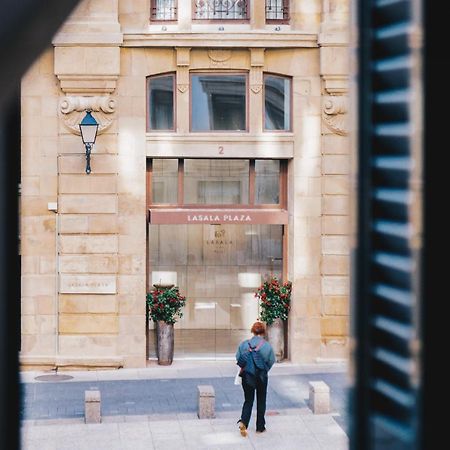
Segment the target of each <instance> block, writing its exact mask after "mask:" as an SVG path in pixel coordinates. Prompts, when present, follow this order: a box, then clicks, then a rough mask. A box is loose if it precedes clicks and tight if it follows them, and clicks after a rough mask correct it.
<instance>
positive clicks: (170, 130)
mask: <svg viewBox="0 0 450 450" xmlns="http://www.w3.org/2000/svg"><path fill="white" fill-rule="evenodd" d="M168 76H171V77H172V83H173V91H172V92H173V101H172V108H173V126H172V128H167V129H160V130H155V129H152V128H151V116H150V114H151V107H150V83H151V80H154V79H156V78H163V77H168ZM176 76H177V74H176V72H165V73H158V74H155V75H148V76H147V77H146V88H147V95H146V98H147V104H146V116H147V118H146V132H147V133H174V132H176V130H177V91H176V88H177V80H176Z"/></svg>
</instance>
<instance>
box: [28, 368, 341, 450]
mask: <svg viewBox="0 0 450 450" xmlns="http://www.w3.org/2000/svg"><path fill="white" fill-rule="evenodd" d="M277 366H278V367H277ZM235 369H236V366H235V364H234V363H232V362H229V363H228V362H227V363H222V364H221V365H215V366H214V365H213V366H211V365H208V364H198V363H194V364H193V365H191V366H186V365H183V364H182V363H178V364H174V367H171V368H168V369H167V368H166V369H162V368H153V369H152V368H149V369H142V370H136V371H134V372H133V371H128V372H127V371H126V370H125V369H123V370H120V371H110V372H94V371H91V372H65V374H71V375H72V376H73V377H74V378H73V379H72V380H69V381H62V382H57V383H55V382H40V381H36V376H37V375H42V374H43V373H42V372H40V373H29V372H28V373H23V374H22V392H23V397H22V398H23V404H22V411H21V412H22V419H23V427H22V436H23V445H22V449H24V450H38V449H39V450H66V449H70V450H72V449H73V450H78V449H80V450H91V449H92V450H94V449H95V450H101V449H108V450H114V449H119V450H126V449H128V448H130V449H131V448H132V449H133V450H139V449H141V448H142V449H144V448H145V449H168V450H169V449H172V448H176V449H177V450H181V449H184V448H186V449H191V448H192V449H197V448H198V449H200V448H211V449H216V448H227V449H239V448H258V449H265V448H267V449H268V448H270V449H271V450H278V449H279V450H284V449H290V448H297V449H303V450H325V449H326V450H328V449H329V450H346V449H347V448H348V439H347V436H346V433H345V432H344V430H346V427H347V413H346V397H347V395H346V389H347V378H346V373H345V371H344V370H342V367H340V368H339V367H338V368H337V370H336V369H335V368H331V369H329V368H326V367H325V368H324V367H323V366H320V365H319V366H313V367H306V368H305V366H295V365H286V364H280V365H276V367H274V369H273V370H272V371H271V373H270V378H269V389H268V401H267V424H268V430H269V432H268V433H264V434H262V435H256V434H255V433H254V431H252V430H250V434H249V437H248V438H247V439H244V438H242V437H241V436H240V435H239V433H238V432H237V430H236V420H237V418H238V417H239V414H240V409H241V407H242V401H243V394H242V388H241V387H240V386H236V385H234V383H233V380H234V376H233V374H234V373H235ZM59 373H61V372H59ZM195 373H197V374H198V373H201V374H204V375H205V376H204V377H196V376H194V374H195ZM127 378H129V379H127ZM315 380H322V381H324V382H325V383H327V384H328V385H329V386H330V391H331V406H332V411H331V414H327V415H314V414H312V413H311V411H310V409H309V408H308V406H307V403H306V402H307V399H308V396H309V386H308V382H309V381H315ZM199 384H211V385H213V386H214V388H215V392H216V413H217V418H216V419H213V420H199V419H198V418H197V415H196V412H197V385H199ZM87 389H98V390H100V392H101V397H102V421H103V423H102V424H99V425H85V424H84V421H83V415H84V391H85V390H87ZM253 415H254V414H253ZM338 424H339V425H338ZM253 425H254V417H253V416H252V421H251V427H252V426H253Z"/></svg>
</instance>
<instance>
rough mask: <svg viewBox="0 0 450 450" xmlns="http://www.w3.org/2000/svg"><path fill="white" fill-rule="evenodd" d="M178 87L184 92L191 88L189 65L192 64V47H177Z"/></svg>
mask: <svg viewBox="0 0 450 450" xmlns="http://www.w3.org/2000/svg"><path fill="white" fill-rule="evenodd" d="M176 50H177V89H178V91H180V92H181V93H182V94H184V93H185V92H187V91H188V90H189V66H190V64H191V54H190V51H191V49H190V48H187V47H186V48H185V47H178V48H177V49H176Z"/></svg>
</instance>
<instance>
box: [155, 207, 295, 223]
mask: <svg viewBox="0 0 450 450" xmlns="http://www.w3.org/2000/svg"><path fill="white" fill-rule="evenodd" d="M149 211H150V223H151V224H225V223H228V224H236V225H237V224H249V225H250V224H269V225H286V224H287V223H288V212H287V211H286V210H284V209H261V210H258V209H228V210H227V209H173V208H172V209H159V208H158V209H150V210H149Z"/></svg>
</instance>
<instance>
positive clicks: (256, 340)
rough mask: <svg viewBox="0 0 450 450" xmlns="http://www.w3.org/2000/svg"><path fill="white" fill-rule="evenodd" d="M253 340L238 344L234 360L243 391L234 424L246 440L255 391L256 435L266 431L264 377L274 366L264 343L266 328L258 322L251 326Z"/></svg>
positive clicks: (272, 352) (266, 377) (273, 359)
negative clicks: (238, 412)
mask: <svg viewBox="0 0 450 450" xmlns="http://www.w3.org/2000/svg"><path fill="white" fill-rule="evenodd" d="M250 331H251V333H253V337H252V338H251V339H246V340H245V341H243V342H241V343H240V344H239V347H238V349H237V352H236V360H237V363H238V365H239V366H240V367H241V368H242V369H241V373H242V389H243V390H244V405H243V406H242V414H241V418H240V419H239V420H238V424H239V429H240V431H241V435H242V436H247V428H248V424H249V422H250V417H251V414H252V408H253V402H254V399H255V391H256V432H257V433H262V432H264V431H266V421H265V418H264V415H265V413H266V396H267V381H268V375H267V373H268V372H269V370H270V369H271V368H272V366H273V364H274V363H275V354H274V351H273V349H272V346H271V345H270V344H269V343H268V342H267V341H266V340H264V338H263V336H264V335H265V333H266V327H265V325H264V324H263V323H262V322H255V323H254V324H253V326H252V328H251V330H250Z"/></svg>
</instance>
